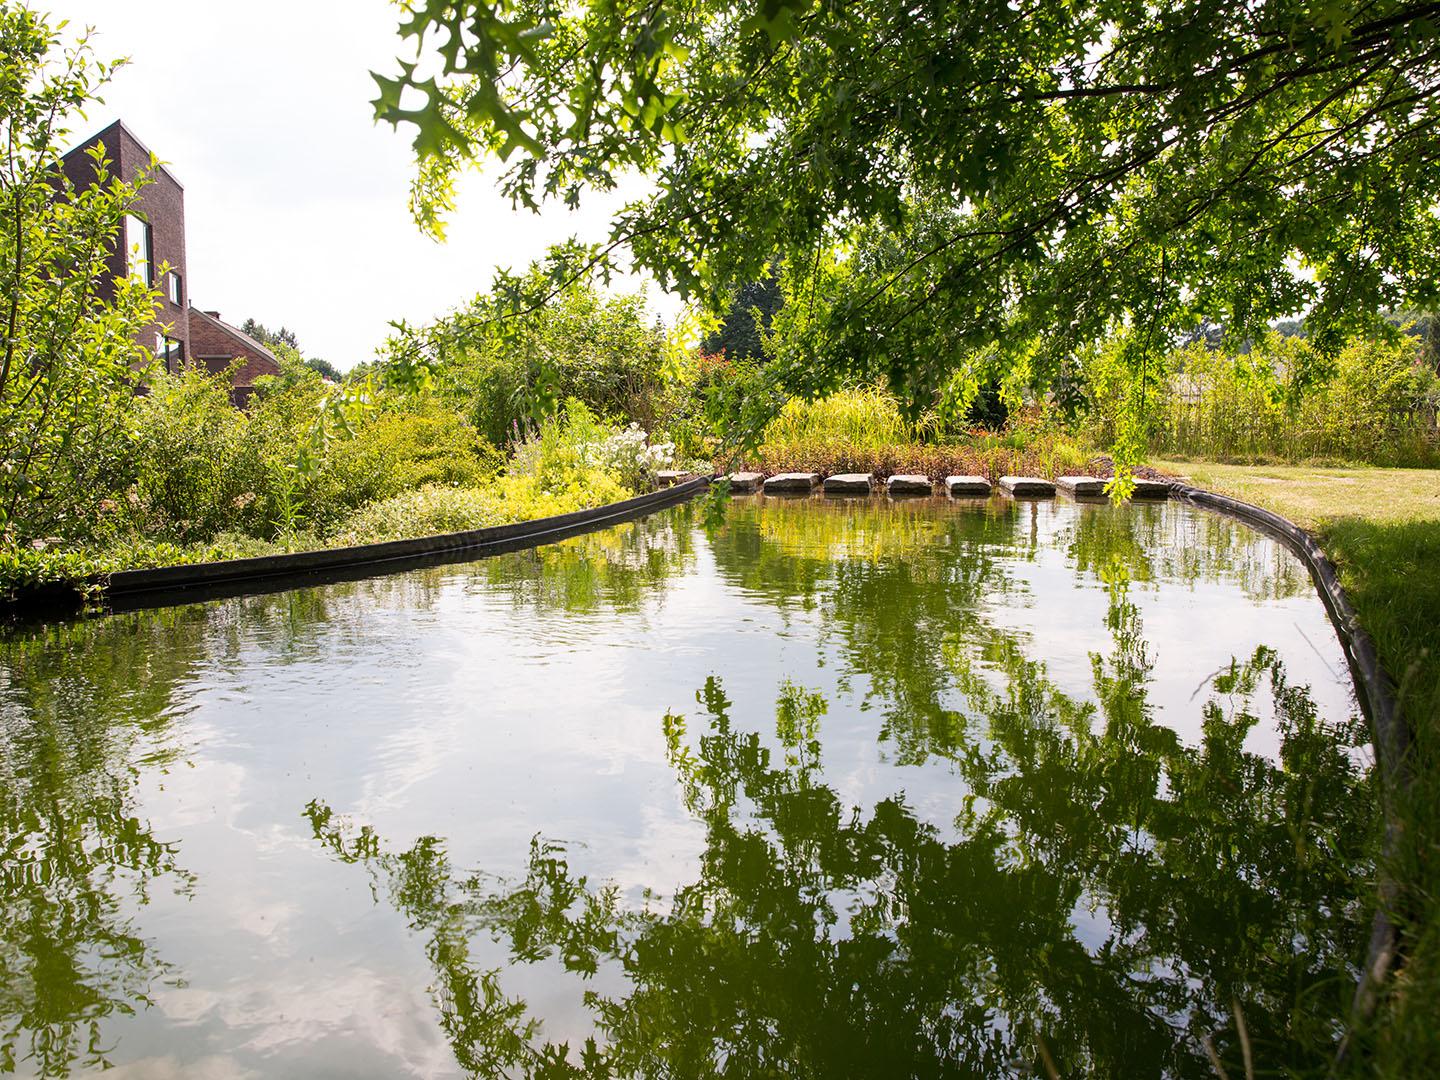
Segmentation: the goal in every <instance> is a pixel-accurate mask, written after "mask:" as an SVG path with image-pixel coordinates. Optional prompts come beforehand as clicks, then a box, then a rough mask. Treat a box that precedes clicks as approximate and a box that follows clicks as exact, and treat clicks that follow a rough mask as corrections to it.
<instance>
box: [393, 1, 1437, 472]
mask: <svg viewBox="0 0 1440 1080" xmlns="http://www.w3.org/2000/svg"><path fill="white" fill-rule="evenodd" d="M403 19H404V21H403V23H402V32H403V33H404V34H405V35H406V36H407V37H409V38H412V39H413V40H414V43H415V46H416V49H417V51H418V53H419V57H418V62H414V61H411V60H407V61H406V62H405V63H404V64H402V65H401V67H400V70H399V72H398V73H397V74H396V75H395V76H394V77H386V76H377V80H378V83H379V87H380V93H379V96H378V98H377V100H376V102H375V105H376V114H377V116H378V117H379V118H381V119H384V120H388V121H390V122H392V123H395V124H400V123H404V124H407V125H412V126H413V130H414V131H415V133H416V137H415V149H416V153H417V160H418V176H417V181H416V186H415V190H414V193H413V194H414V207H415V210H416V215H417V218H418V219H419V220H420V222H421V223H422V224H423V225H425V226H427V227H431V228H435V227H437V226H438V224H439V223H440V221H441V219H442V218H443V215H444V212H445V211H446V210H447V209H448V208H449V207H450V206H452V205H453V200H454V194H455V190H454V184H453V180H454V174H455V173H456V171H457V170H459V169H461V168H463V167H466V166H467V165H471V164H477V165H483V164H488V163H489V162H490V161H492V160H494V159H497V158H498V159H499V160H500V161H501V162H504V163H505V164H506V166H507V167H506V169H505V171H504V172H503V174H502V178H501V181H500V186H501V188H502V190H503V191H504V192H505V193H506V194H508V195H509V196H510V197H511V198H512V199H513V200H514V202H515V204H516V205H519V206H526V207H532V208H536V207H538V206H539V205H540V204H541V203H543V202H544V201H545V200H547V199H555V200H562V201H564V202H566V203H567V204H569V205H572V206H573V205H576V204H578V203H579V202H580V201H581V199H582V198H583V196H584V195H585V194H586V193H587V192H589V191H606V190H610V189H612V188H613V187H614V186H615V184H616V183H617V181H618V180H619V178H620V177H621V176H623V175H625V174H627V173H630V172H638V173H642V174H648V175H652V176H654V177H655V179H656V184H655V187H654V193H653V194H651V195H649V196H647V197H645V198H641V199H639V200H635V201H632V202H631V203H629V204H627V205H626V206H625V207H624V208H623V209H622V210H620V211H619V212H618V213H617V214H616V215H615V216H614V219H613V221H612V223H611V228H610V232H609V238H608V239H607V240H606V241H605V242H603V243H584V242H581V241H579V240H576V241H572V242H571V243H569V244H567V245H564V246H563V247H562V248H560V249H557V250H556V251H555V252H554V253H553V255H552V257H551V259H550V261H549V264H548V266H547V268H546V272H545V273H544V274H542V275H540V276H539V277H538V278H536V279H535V280H534V281H533V282H530V283H528V285H525V286H517V301H516V306H517V307H518V308H524V307H527V306H530V305H533V304H535V303H539V302H542V301H543V300H544V299H545V298H546V297H547V296H550V295H553V293H554V292H555V291H556V290H557V289H559V288H561V287H563V285H564V283H565V282H567V281H569V280H573V279H574V278H575V277H576V276H577V275H583V274H586V273H589V272H592V271H594V270H597V269H599V270H602V271H613V270H617V269H619V268H621V267H622V266H626V265H630V264H635V265H638V266H640V267H641V268H643V269H646V270H649V271H651V272H653V273H654V274H655V275H656V277H657V278H658V279H659V281H660V282H661V284H662V286H664V287H667V288H672V287H673V288H675V289H678V290H679V291H680V292H681V293H682V294H683V295H686V296H689V297H694V298H698V299H699V300H700V301H701V302H702V303H703V304H704V306H705V307H706V308H707V309H708V310H710V311H712V312H720V311H723V310H724V309H725V307H726V305H727V304H728V302H729V299H730V297H731V295H732V294H733V292H734V290H735V289H736V288H738V287H739V286H741V285H743V284H745V283H747V282H753V281H757V280H761V279H762V277H763V274H764V272H765V269H766V267H768V266H778V267H780V268H782V272H783V273H784V274H786V275H788V276H789V277H790V279H791V280H792V282H793V283H794V287H791V288H787V291H786V298H787V299H786V305H785V307H786V308H789V307H792V306H794V305H795V304H796V303H797V302H798V303H800V304H801V305H802V306H803V307H805V308H806V309H807V314H805V315H804V317H803V318H802V319H800V320H798V321H797V322H796V324H795V327H796V330H797V332H796V333H795V334H793V335H790V336H787V338H786V340H785V342H784V345H785V350H786V355H785V356H782V360H784V361H785V364H784V368H783V371H782V372H781V374H780V378H781V379H782V380H790V382H789V383H788V388H789V389H791V390H793V391H796V392H802V393H803V396H813V395H814V393H816V392H817V391H823V390H829V389H834V388H836V387H837V386H839V385H841V383H842V381H843V380H844V379H845V378H850V379H862V380H868V379H871V378H873V377H874V376H875V375H876V374H884V375H885V376H886V378H887V380H888V384H889V385H890V386H891V387H892V388H893V389H894V390H895V391H896V392H897V393H898V394H900V395H901V396H902V397H904V398H907V399H909V400H910V401H912V402H914V403H915V404H916V405H917V406H918V407H924V406H926V405H928V404H929V402H930V401H931V400H933V398H934V396H935V394H936V393H937V392H938V391H939V390H940V389H941V388H942V387H943V386H944V385H945V384H946V383H947V381H948V379H949V377H950V374H951V373H952V372H953V371H954V370H955V368H956V366H957V365H959V364H962V363H964V362H965V358H966V357H967V356H969V355H971V354H973V353H975V352H976V351H977V350H985V349H990V348H995V349H996V350H997V360H996V363H997V365H998V366H999V367H1000V368H1002V369H1004V371H1005V372H1006V373H1017V372H1018V373H1023V376H1024V381H1025V382H1027V383H1034V384H1035V385H1037V386H1038V387H1040V388H1042V389H1044V388H1047V387H1049V386H1050V385H1052V384H1053V383H1054V381H1055V379H1056V378H1057V377H1058V376H1059V374H1060V372H1061V370H1062V367H1063V365H1064V364H1065V363H1066V362H1068V360H1069V358H1070V357H1071V356H1072V355H1073V354H1074V352H1075V351H1076V350H1077V348H1079V347H1080V346H1083V345H1084V344H1086V343H1088V342H1093V341H1096V340H1100V339H1103V338H1104V337H1106V336H1108V335H1110V334H1111V333H1112V332H1113V330H1114V329H1115V327H1117V326H1122V327H1126V328H1129V329H1131V330H1133V331H1134V332H1135V338H1134V341H1133V345H1132V348H1130V349H1129V350H1127V352H1126V353H1125V355H1124V360H1125V362H1126V364H1127V366H1128V367H1129V369H1130V371H1131V373H1132V375H1134V376H1136V377H1138V376H1140V373H1141V372H1142V371H1144V369H1145V366H1146V365H1147V364H1151V363H1153V362H1154V361H1155V359H1156V358H1157V357H1158V356H1160V355H1162V354H1163V353H1164V352H1165V351H1166V350H1167V349H1168V348H1169V347H1170V345H1171V344H1172V343H1173V341H1174V339H1175V337H1176V335H1178V334H1180V333H1183V332H1186V331H1188V330H1190V329H1192V328H1193V327H1194V326H1195V325H1196V324H1197V322H1198V321H1199V320H1200V319H1202V318H1210V319H1212V320H1216V321H1218V322H1219V323H1221V324H1223V325H1224V326H1226V327H1227V329H1228V330H1229V332H1230V333H1231V335H1232V340H1234V341H1241V340H1244V339H1245V338H1247V337H1252V336H1255V335H1257V334H1259V333H1261V332H1263V330H1264V328H1265V327H1266V325H1267V323H1268V322H1269V321H1270V320H1272V319H1277V318H1282V317H1285V316H1287V315H1293V314H1296V313H1298V312H1300V311H1307V312H1308V314H1307V324H1308V327H1309V331H1310V334H1311V339H1312V341H1314V342H1316V343H1317V345H1319V347H1320V348H1321V349H1322V350H1324V351H1330V350H1331V349H1332V348H1333V347H1334V345H1335V344H1336V343H1337V342H1338V341H1339V340H1340V339H1341V337H1342V336H1343V335H1344V333H1345V332H1347V331H1348V330H1350V329H1353V328H1354V327H1355V326H1357V325H1358V324H1361V323H1365V322H1368V321H1369V320H1371V319H1373V318H1374V316H1375V313H1376V312H1378V311H1379V310H1382V309H1386V308H1395V307H1402V306H1406V305H1410V306H1414V307H1417V308H1422V309H1428V308H1430V307H1433V306H1435V303H1434V302H1435V300H1436V297H1437V293H1440V277H1437V275H1436V273H1435V267H1436V266H1437V265H1440V222H1437V220H1436V218H1435V217H1434V215H1433V213H1432V209H1433V205H1434V192H1435V191H1436V190H1440V156H1437V155H1436V154H1435V153H1434V152H1433V132H1434V126H1435V123H1436V120H1437V117H1440V95H1437V94H1436V93H1435V87H1436V86H1437V85H1440V51H1437V50H1436V49H1435V40H1436V23H1435V18H1434V13H1433V12H1432V11H1431V10H1430V9H1429V8H1428V7H1427V6H1425V5H1412V4H1407V3H1404V2H1402V0H1385V2H1382V3H1379V4H1378V5H1377V4H1375V3H1369V2H1366V3H1361V2H1360V0H1337V2H1335V3H1328V4H1325V5H1322V6H1320V7H1316V6H1315V5H1314V4H1312V3H1310V2H1309V0H1257V2H1256V3H1253V4H1249V5H1246V6H1245V8H1244V9H1243V12H1240V13H1237V12H1236V10H1235V9H1233V8H1231V7H1226V6H1224V5H1215V4H1210V3H1204V2H1201V0H1185V2H1183V3H1181V4H1179V5H1178V6H1177V5H1174V4H1167V5H1154V4H1141V3H1119V4H1115V3H1110V4H1094V3H1091V4H1078V5H1065V6H1061V7H1050V8H1046V9H1044V10H1043V11H1040V10H1037V9H1034V8H1032V7H1027V6H1024V5H1019V6H1017V5H1015V4H1013V3H1009V2H1007V0H989V2H987V3H982V4H979V5H976V4H974V3H969V2H966V3H958V2H949V3H940V4H935V5H930V6H928V7H927V8H926V9H925V10H924V12H923V15H918V14H917V12H916V10H915V9H914V8H913V7H912V6H908V5H905V4H897V3H894V2H892V0H860V2H855V3H844V4H840V3H824V4H816V3H813V2H811V0H777V2H774V3H767V4H761V5H749V4H742V5H736V4H732V3H722V2H719V0H699V2H694V3H687V4H678V3H643V4H642V3H614V2H612V0H581V2H579V3H572V2H561V0H500V2H498V3H493V4H492V3H488V2H486V3H481V2H479V0H461V2H454V3H443V4H442V3H431V4H423V5H421V4H414V5H409V6H408V7H407V8H406V10H405V14H404V16H403ZM407 91H409V96H408V97H407ZM411 101H413V102H415V103H417V104H414V105H412V104H411ZM520 294H523V298H518V297H520ZM782 310H783V309H782ZM1001 381H1002V382H1004V381H1008V379H1007V380H1001ZM1144 396H1145V395H1144V394H1143V393H1142V394H1139V395H1137V402H1136V403H1135V406H1132V409H1133V408H1134V407H1136V406H1138V404H1139V401H1138V398H1143V397H1144ZM1132 426H1133V425H1132ZM1124 434H1125V436H1126V438H1125V439H1123V440H1122V442H1123V443H1124V444H1125V445H1126V446H1127V447H1128V448H1132V449H1133V448H1135V447H1136V446H1137V445H1138V443H1139V442H1140V439H1139V435H1140V434H1141V433H1140V432H1138V431H1126V432H1125V433H1124Z"/></svg>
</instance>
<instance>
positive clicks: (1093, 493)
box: [1055, 476, 1106, 498]
mask: <svg viewBox="0 0 1440 1080" xmlns="http://www.w3.org/2000/svg"><path fill="white" fill-rule="evenodd" d="M1105 483H1106V482H1105V481H1104V480H1101V479H1100V478H1099V477H1098V476H1057V477H1056V478H1055V486H1056V487H1058V488H1059V489H1060V490H1061V491H1063V492H1065V494H1066V495H1073V496H1076V497H1077V498H1095V497H1097V496H1103V495H1104V494H1105Z"/></svg>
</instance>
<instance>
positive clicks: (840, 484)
mask: <svg viewBox="0 0 1440 1080" xmlns="http://www.w3.org/2000/svg"><path fill="white" fill-rule="evenodd" d="M874 480H875V477H874V476H873V475H872V474H870V473H868V472H855V473H839V474H838V475H835V476H827V477H826V478H825V490H826V491H827V492H830V493H832V494H836V495H869V494H870V487H871V485H872V484H873V483H874Z"/></svg>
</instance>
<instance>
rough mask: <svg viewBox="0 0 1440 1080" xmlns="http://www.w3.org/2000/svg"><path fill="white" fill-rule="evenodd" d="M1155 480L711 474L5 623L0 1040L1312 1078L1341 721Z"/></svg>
mask: <svg viewBox="0 0 1440 1080" xmlns="http://www.w3.org/2000/svg"><path fill="white" fill-rule="evenodd" d="M1354 712H1355V706H1354V703H1353V698H1352V694H1351V691H1350V689H1349V686H1348V681H1347V677H1346V673H1345V668H1344V663H1343V660H1342V657H1341V653H1340V650H1339V647H1338V645H1337V644H1336V642H1335V639H1334V635H1333V633H1332V632H1331V630H1330V628H1329V626H1328V624H1327V622H1326V620H1325V617H1324V613H1323V610H1322V609H1321V606H1320V603H1319V602H1318V600H1317V599H1316V598H1315V597H1314V595H1313V594H1312V592H1311V589H1310V585H1309V581H1308V578H1307V577H1306V575H1305V573H1304V571H1303V569H1302V568H1301V567H1300V565H1299V564H1298V563H1297V562H1296V560H1294V559H1293V558H1292V557H1291V556H1290V555H1288V554H1287V553H1286V552H1284V551H1283V550H1282V549H1280V548H1279V547H1278V546H1277V545H1276V544H1274V543H1273V542H1271V541H1269V540H1267V539H1265V538H1263V537H1260V536H1258V535H1256V534H1255V533H1252V532H1250V531H1248V530H1246V529H1245V528H1244V527H1243V526H1240V525H1237V524H1235V523H1232V522H1227V521H1225V520H1223V519H1221V518H1218V517H1215V516H1211V515H1206V514H1203V513H1200V512H1198V511H1195V510H1192V509H1189V508H1187V507H1183V506H1180V505H1163V506H1151V507H1135V508H1129V509H1114V508H1111V507H1109V506H1104V505H1101V506H1077V505H1075V504H1073V503H1068V502H1054V503H1049V502H1045V503H1024V502H1021V503H1017V502H1012V501H1006V500H1000V499H995V500H991V501H990V502H984V503H979V504H960V503H953V504H952V503H949V502H947V501H945V500H917V501H910V502H890V501H887V500H885V499H883V498H872V499H863V500H845V501H840V500H826V499H823V498H816V499H808V500H796V501H791V500H780V499H773V498H772V499H750V500H748V501H747V500H744V499H741V500H737V501H736V504H735V506H734V508H733V509H732V512H731V515H730V518H729V521H728V523H727V524H726V525H725V526H724V527H723V528H722V529H720V530H719V531H718V532H715V533H713V534H707V533H706V532H705V531H704V530H703V529H702V528H701V527H700V522H699V519H698V517H696V516H695V515H694V513H693V511H692V510H691V509H690V508H686V507H681V508H678V509H675V510H671V511H667V512H665V513H662V514H659V515H656V516H654V517H652V518H649V519H647V520H645V521H642V522H637V523H634V524H630V525H625V526H621V527H618V528H615V529H612V530H609V531H607V532H603V533H595V534H591V535H589V536H585V537H580V538H577V539H575V540H572V541H568V542H565V543H563V544H559V545H554V546H550V547H546V548H542V549H539V550H536V551H530V552H522V553H517V554H512V555H508V556H503V557H498V558H494V559H490V560H486V561H481V562H477V563H473V564H468V565H461V566H450V567H444V568H437V569H430V570H423V571H417V572H413V573H408V574H402V575H396V576H393V577H386V578H379V579H374V580H370V581H365V582H361V583H356V584H345V585H337V586H329V587H324V588H315V589H308V590H300V591H295V592H289V593H281V594H276V595H272V596H264V597H255V598H246V599H238V600H229V601H224V602H217V603H209V604H200V605H194V606H191V607H182V608H172V609H168V610H163V611H156V612H144V613H138V614H130V615H121V616H113V617H109V618H102V619H95V620H91V621H86V622H79V623H69V624H62V625H55V626H50V627H46V628H43V629H33V630H25V631H17V632H12V633H11V634H10V635H9V636H8V637H7V638H5V639H3V640H0V849H3V863H0V973H3V988H0V1071H13V1072H16V1073H18V1074H20V1075H44V1076H64V1075H71V1074H78V1073H84V1072H88V1071H91V1070H99V1069H101V1068H104V1067H112V1069H113V1071H112V1072H110V1074H109V1075H110V1076H112V1077H119V1078H125V1077H158V1078H166V1077H182V1076H183V1077H198V1078H201V1080H232V1078H239V1077H249V1076H304V1077H309V1076H334V1077H371V1076H373V1077H392V1076H423V1077H432V1076H453V1075H481V1076H491V1075H503V1076H542V1075H543V1076H560V1075H570V1074H583V1075H596V1076H603V1075H637V1076H675V1077H689V1076H707V1075H715V1074H720V1075H727V1076H755V1075H784V1076H904V1075H914V1076H941V1075H957V1076H964V1075H974V1076H983V1077H995V1076H1024V1075H1041V1076H1043V1075H1046V1074H1047V1073H1048V1072H1049V1071H1051V1069H1052V1066H1053V1069H1054V1071H1057V1072H1058V1073H1059V1074H1061V1075H1067V1076H1070V1075H1085V1074H1091V1075H1101V1076H1164V1075H1173V1076H1195V1077H1201V1076H1205V1077H1209V1076H1214V1075H1215V1070H1214V1068H1213V1066H1212V1065H1211V1063H1210V1059H1209V1055H1210V1054H1211V1053H1212V1052H1213V1053H1214V1054H1216V1055H1218V1057H1219V1058H1220V1059H1221V1060H1222V1061H1223V1062H1224V1063H1225V1066H1226V1068H1227V1070H1228V1071H1229V1074H1230V1075H1232V1076H1234V1075H1244V1065H1243V1062H1242V1059H1241V1055H1242V1048H1241V1041H1240V1037H1239V1035H1238V1034H1237V1022H1236V1019H1235V1017H1236V1015H1237V1013H1238V1015H1239V1016H1241V1017H1242V1018H1243V1021H1244V1024H1245V1030H1246V1036H1247V1038H1248V1040H1249V1043H1250V1048H1251V1051H1252V1053H1253V1054H1254V1055H1255V1057H1256V1059H1257V1063H1258V1064H1259V1066H1260V1067H1261V1069H1262V1070H1264V1069H1274V1068H1276V1067H1279V1066H1282V1065H1283V1066H1288V1067H1291V1068H1293V1069H1295V1070H1296V1071H1299V1072H1306V1071H1312V1070H1314V1071H1318V1070H1321V1069H1323V1066H1324V1063H1325V1058H1324V1054H1325V1052H1326V1049H1327V1048H1328V1047H1329V1046H1331V1045H1332V1043H1333V1040H1334V1038H1335V1036H1336V1033H1337V1031H1338V1030H1339V1025H1340V1023H1341V1021H1342V1020H1343V1017H1344V1015H1345V1007H1346V1005H1347V1004H1348V1001H1349V996H1350V994H1351V992H1352V990H1353V983H1354V977H1355V974H1356V964H1357V962H1358V960H1359V959H1360V957H1361V956H1362V955H1363V947H1364V939H1365V935H1366V931H1367V929H1368V913H1367V911H1366V907H1365V898H1366V897H1367V896H1368V895H1369V885H1368V881H1369V879H1370V877H1371V876H1372V872H1373V871H1372V867H1371V866H1369V865H1368V864H1367V862H1366V852H1367V844H1368V841H1369V838H1370V835H1371V830H1372V828H1373V825H1372V820H1371V819H1372V807H1373V798H1372V794H1371V790H1370V761H1371V755H1370V753H1369V749H1368V746H1367V745H1366V743H1365V731H1364V727H1363V725H1362V724H1361V723H1360V722H1359V721H1358V720H1356V719H1355V717H1354Z"/></svg>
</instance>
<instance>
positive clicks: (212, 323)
mask: <svg viewBox="0 0 1440 1080" xmlns="http://www.w3.org/2000/svg"><path fill="white" fill-rule="evenodd" d="M97 143H103V144H104V146H105V156H106V158H107V159H108V160H109V163H110V164H109V168H110V172H111V175H112V176H118V177H120V178H121V179H123V180H125V181H127V182H133V181H134V180H135V179H136V178H137V177H138V176H139V175H140V174H141V173H142V172H145V171H146V170H149V169H150V162H151V159H152V155H151V153H150V151H149V150H147V149H146V148H145V145H144V144H143V143H141V142H140V140H139V139H137V138H136V137H135V135H134V134H133V133H132V132H131V131H130V129H129V128H127V127H126V126H125V125H124V124H123V123H122V122H121V121H119V120H117V121H115V123H113V124H111V125H110V126H109V127H107V128H106V129H105V130H104V131H100V132H97V133H96V134H94V135H92V136H91V137H90V138H88V139H86V140H85V141H84V142H83V143H81V144H80V145H79V146H77V147H75V149H73V150H71V151H70V152H69V153H68V154H66V155H65V158H64V160H63V163H62V164H63V168H64V171H65V176H66V177H67V178H68V179H69V181H70V183H71V184H73V185H74V186H75V187H77V188H83V187H88V186H89V185H91V184H93V183H94V182H95V171H94V163H93V162H92V161H91V159H90V157H89V156H88V154H87V151H89V150H90V149H91V148H92V147H94V146H95V145H96V144H97ZM162 267H164V268H165V270H164V273H163V274H162V273H161V268H162ZM131 274H138V275H140V276H142V277H143V278H144V280H145V282H146V284H148V285H150V286H151V287H153V288H157V289H159V290H160V301H159V303H158V305H157V306H156V311H155V319H154V321H153V322H152V323H151V324H150V325H149V326H147V327H146V328H145V329H144V330H143V331H141V333H140V335H139V338H138V340H139V342H140V344H141V345H143V346H145V348H147V349H149V350H150V351H151V352H153V353H154V354H155V356H156V357H157V358H158V359H159V360H161V361H162V362H163V363H164V365H165V370H166V371H171V372H175V371H179V370H181V369H182V368H183V367H184V366H185V365H186V364H188V363H195V364H203V365H204V366H205V367H206V368H208V369H209V370H210V371H224V370H226V369H227V368H229V367H230V366H231V364H232V363H233V362H234V361H236V360H239V361H241V364H240V366H239V367H238V368H237V369H236V371H235V374H234V375H233V376H232V378H231V384H232V397H233V398H234V400H235V402H236V404H244V402H245V401H247V400H248V399H249V397H250V395H251V394H252V393H253V392H254V389H255V379H256V378H258V377H259V376H261V375H278V374H279V373H280V364H279V362H278V361H277V360H276V359H275V357H274V355H273V354H272V353H271V352H270V351H269V350H268V349H266V348H265V346H264V345H262V344H260V342H258V341H256V340H255V339H254V338H252V337H250V336H249V335H248V334H243V333H241V332H240V331H239V330H237V329H236V328H235V327H233V326H231V325H230V324H229V323H226V322H222V321H221V319H220V316H219V313H218V312H214V311H209V312H206V311H200V310H197V309H196V308H193V307H191V305H190V283H189V280H188V277H187V273H186V265H185V189H184V188H183V187H181V185H180V182H179V181H178V180H176V179H175V176H174V174H173V173H171V172H170V170H169V169H168V168H166V167H165V166H164V165H161V166H159V167H158V168H157V169H155V170H154V171H153V172H152V173H151V175H150V182H149V183H148V184H146V185H145V186H144V187H143V188H141V190H140V195H139V198H138V199H137V200H136V204H135V206H134V208H133V209H132V211H131V212H130V213H129V214H127V215H126V216H125V222H124V226H123V228H122V230H121V236H120V242H119V244H118V245H117V249H116V250H115V251H114V252H113V253H112V254H111V256H110V264H109V274H108V275H107V277H106V279H105V280H104V281H102V282H101V283H100V290H101V295H102V296H103V295H105V294H106V293H108V294H109V295H111V296H113V295H114V290H115V285H114V279H115V278H121V277H126V276H128V275H131Z"/></svg>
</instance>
